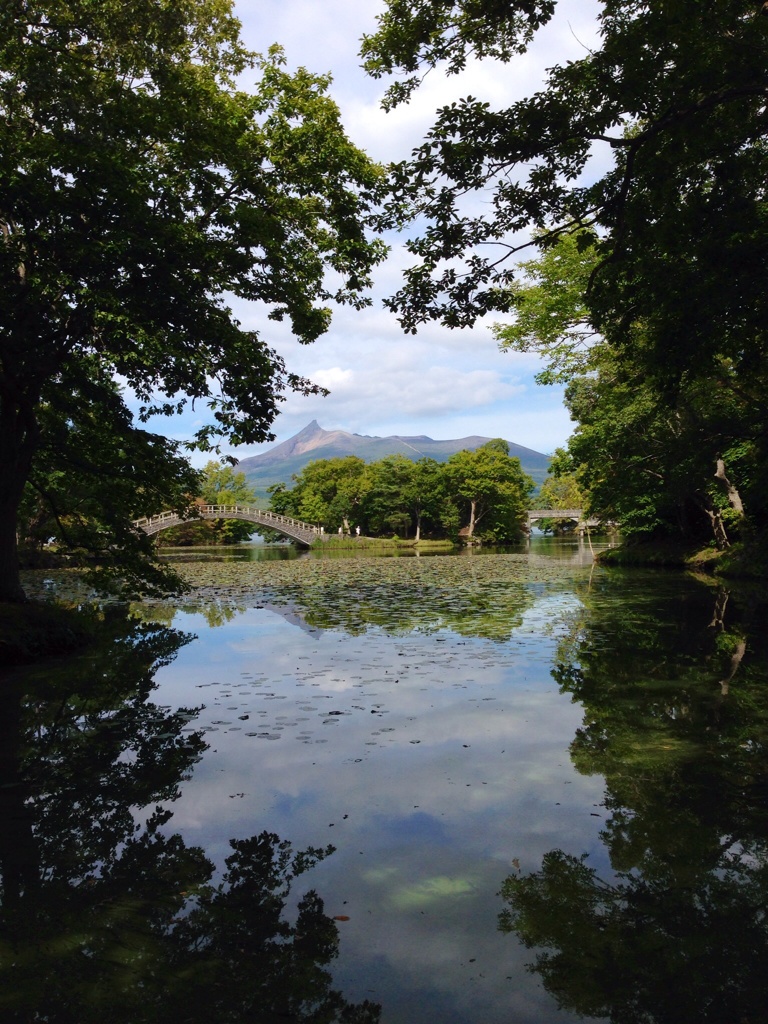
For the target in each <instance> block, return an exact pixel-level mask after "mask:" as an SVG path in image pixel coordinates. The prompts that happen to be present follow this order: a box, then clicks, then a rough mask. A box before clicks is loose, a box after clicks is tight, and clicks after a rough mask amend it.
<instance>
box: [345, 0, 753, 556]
mask: <svg viewBox="0 0 768 1024" xmlns="http://www.w3.org/2000/svg"><path fill="white" fill-rule="evenodd" d="M556 10H557V8H556V6H555V4H553V3H551V2H549V0H542V2H541V3H533V4H529V3H522V2H521V3H514V4H512V5H510V4H497V3H494V2H493V0H479V2H476V0H438V2H432V0H417V2H416V3H413V4H410V3H409V4H406V3H405V2H404V0H389V2H388V4H387V7H386V10H385V12H384V14H383V15H382V16H381V18H380V25H379V30H378V32H377V33H376V34H374V35H372V36H370V37H368V38H366V39H365V40H364V44H363V54H364V57H365V59H366V65H367V67H368V69H369V71H370V72H371V73H372V74H373V75H374V76H376V77H380V76H383V75H385V74H388V73H390V72H392V71H395V70H398V69H400V70H403V71H405V72H406V73H407V74H408V75H409V76H410V77H409V78H408V79H407V80H406V81H405V82H398V83H396V84H395V85H394V86H392V87H391V89H390V91H389V94H388V100H387V102H388V103H389V104H390V105H391V104H395V103H398V102H402V101H404V100H407V99H408V97H409V96H410V95H411V93H412V92H413V90H414V89H415V88H416V87H417V85H418V78H419V75H420V73H421V72H422V71H423V70H425V69H426V70H428V69H429V68H431V67H435V66H437V65H441V66H443V67H445V68H446V69H447V70H448V72H449V73H459V72H460V71H461V70H462V69H463V67H464V65H465V63H466V60H467V58H468V57H469V56H470V55H474V56H479V57H481V58H493V59H496V60H500V61H510V60H514V58H515V56H516V55H517V54H519V53H521V52H524V51H525V50H526V48H527V47H528V45H529V43H530V41H531V39H532V38H533V36H534V35H535V33H536V32H537V31H538V30H539V29H540V28H541V27H542V26H543V25H544V24H545V23H547V22H548V21H549V20H550V19H551V18H552V17H553V16H555V13H556ZM764 13H765V8H764V7H761V5H760V4H758V3H752V2H747V0H729V2H728V3H725V4H720V5H716V6H710V7H709V8H708V9H707V10H706V11H702V12H701V16H700V17H696V18H692V17H691V16H690V9H689V8H688V7H687V5H685V4H684V3H681V2H679V0H673V2H671V3H666V2H665V3H662V2H661V0H645V2H643V3H629V2H626V0H624V2H622V0H620V2H618V3H610V4H609V3H603V5H602V7H601V10H600V13H599V29H600V43H599V45H598V46H597V47H596V48H595V49H593V50H588V51H586V52H585V54H584V56H582V57H581V58H580V59H577V60H573V61H569V62H568V63H567V64H564V65H562V66H557V67H554V68H552V69H550V71H549V72H548V77H547V81H546V83H545V85H544V87H543V88H542V89H541V90H540V91H539V92H537V93H536V94H535V95H533V96H531V97H529V98H527V99H524V100H520V101H518V102H515V103H513V104H512V105H510V106H509V107H508V108H506V109H504V110H492V109H491V108H490V107H489V105H488V104H486V103H482V102H480V101H478V100H475V99H473V98H471V97H468V98H467V99H465V100H462V101H460V102H459V103H453V104H451V105H450V106H446V107H444V108H442V109H441V110H440V111H438V114H437V120H436V122H435V124H434V126H433V128H432V129H431V131H430V132H429V135H428V136H427V138H426V139H425V141H424V143H423V144H422V145H421V146H420V147H419V148H418V149H417V150H416V151H415V152H414V154H413V157H412V159H411V160H410V161H405V162H403V163H402V164H400V165H398V166H397V167H396V168H395V169H394V172H393V176H392V184H391V189H392V192H391V202H390V206H389V209H388V211H387V214H386V217H387V219H388V222H389V223H391V224H403V223H404V222H408V221H409V220H413V219H415V218H423V221H422V222H426V225H427V226H426V228H425V229H424V231H423V233H422V236H421V237H419V238H416V239H414V240H413V241H412V242H410V243H409V246H410V250H411V252H412V253H413V254H414V255H415V256H416V257H417V261H418V262H417V263H416V264H415V265H414V266H412V267H411V268H409V269H408V270H407V272H406V279H405V284H404V286H403V288H402V289H401V290H400V291H399V292H398V293H397V294H396V295H395V296H393V297H392V298H391V299H390V300H389V302H388V304H389V306H390V308H392V309H393V310H395V311H397V312H398V313H399V315H400V317H401V321H402V323H403V325H404V327H405V328H406V330H409V331H415V330H416V329H417V327H418V326H419V324H421V323H423V322H424V321H426V320H428V319H430V318H434V319H439V320H441V321H442V322H443V323H444V324H446V325H447V326H451V327H456V326H464V325H468V324H472V323H474V322H475V320H476V319H477V317H478V316H480V315H482V314H483V313H486V312H488V311H492V310H496V311H504V312H510V311H511V312H515V311H516V312H517V313H518V321H517V326H513V327H512V328H511V332H509V333H503V334H501V340H502V341H503V342H506V341H507V340H510V339H512V340H514V339H515V337H516V343H517V344H518V345H525V344H527V343H528V341H527V339H528V340H529V339H530V338H531V337H534V338H535V339H536V342H535V343H536V344H537V345H542V346H544V347H545V349H546V348H547V347H548V348H549V352H548V354H549V355H550V356H554V357H555V358H554V360H553V361H552V362H551V363H550V367H549V369H548V370H547V371H545V375H548V376H550V377H553V376H557V375H559V374H561V373H563V372H564V373H566V374H570V373H571V372H572V370H573V368H574V367H573V364H572V363H571V362H569V360H572V359H574V358H575V359H576V362H577V364H578V362H579V360H581V359H583V358H586V363H587V368H588V369H589V370H590V371H591V372H594V371H595V369H596V367H595V366H594V365H592V363H591V360H592V357H593V356H592V350H591V349H589V348H587V355H586V357H584V353H583V352H582V353H578V352H577V350H576V349H575V348H574V347H573V344H571V343H572V342H573V341H574V340H575V334H574V333H573V332H574V331H576V332H577V333H578V331H579V330H580V329H581V328H580V326H579V325H581V326H583V327H585V328H586V329H587V330H588V331H589V332H596V333H597V335H599V336H600V338H602V340H603V342H604V343H605V344H606V345H607V346H608V347H609V351H610V353H611V355H610V365H609V366H606V365H605V364H604V365H603V368H602V370H600V371H598V377H599V380H600V385H599V386H600V391H601V394H602V395H607V394H608V391H609V390H610V388H609V382H610V380H611V376H610V375H611V374H612V373H618V374H619V375H620V384H619V387H620V388H626V389H627V393H629V391H630V389H632V388H636V387H638V386H641V387H642V390H643V401H644V402H646V403H648V402H649V401H650V400H653V401H654V402H655V405H654V408H653V410H651V409H649V408H646V410H645V413H646V415H645V419H646V421H647V419H648V416H649V415H650V416H651V418H652V419H653V422H654V430H655V433H656V438H657V440H658V446H659V450H660V452H663V455H664V458H663V460H662V461H663V467H662V469H661V470H659V469H654V470H653V471H654V472H661V474H662V477H664V479H665V480H669V479H670V478H674V480H675V481H676V483H674V484H671V485H670V487H667V485H666V484H665V485H664V486H662V487H661V492H663V493H664V495H665V497H664V501H666V502H667V504H668V505H672V504H675V500H676V499H675V500H672V499H671V490H674V489H675V487H677V485H678V484H679V483H681V482H682V474H681V473H679V472H677V471H676V470H675V463H674V458H675V456H676V455H679V453H680V451H681V450H682V449H683V448H685V450H686V459H688V460H689V461H690V463H691V465H690V469H691V472H692V473H693V475H689V477H688V480H687V482H686V483H685V487H684V488H683V489H684V490H686V492H687V493H686V496H685V499H684V501H683V505H682V506H681V505H680V503H679V501H678V502H677V508H678V510H679V509H681V508H684V506H686V505H689V504H690V503H691V502H692V501H695V500H696V498H697V496H698V497H701V496H702V495H703V497H701V501H702V502H703V505H702V507H703V508H704V511H705V514H706V517H707V519H709V520H711V522H712V527H713V528H714V531H715V536H716V537H718V542H719V543H721V544H723V543H725V539H724V536H723V533H722V530H721V529H720V527H721V526H722V525H723V524H722V518H723V517H722V515H721V511H722V507H725V509H726V510H729V509H732V510H733V512H734V513H736V512H737V505H736V504H734V503H733V502H732V501H731V497H732V496H733V495H734V491H738V492H741V490H742V487H744V486H746V485H748V486H749V488H750V491H751V495H750V497H751V503H750V502H748V501H747V500H744V501H743V506H744V508H745V510H746V511H747V516H748V518H749V520H750V522H751V524H752V525H753V526H756V527H758V528H764V527H765V526H766V524H768V471H767V469H768V422H767V421H766V416H765V403H764V402H763V403H762V405H761V404H760V399H759V396H760V395H761V394H763V395H764V393H765V387H766V384H768V329H767V327H766V325H768V308H767V307H766V303H768V299H767V298H766V290H765V288H764V282H763V279H762V278H763V275H762V268H763V267H764V266H765V263H766V257H767V256H768V230H766V227H768V186H767V185H766V182H768V151H767V148H766V132H765V117H764V111H765V102H766V92H767V90H766V79H767V75H766V72H767V71H768V46H767V45H766V43H767V42H768V20H766V18H765V17H763V16H762V14H764ZM468 193H469V194H471V193H482V194H483V199H484V201H483V202H482V203H474V204H467V202H466V197H467V195H468ZM478 211H480V212H478ZM570 235H573V236H574V239H573V242H571V241H570V240H569V237H568V236H570ZM561 238H562V239H563V244H562V245H561V246H559V247H558V249H557V251H556V252H555V251H549V250H548V247H549V246H550V245H551V244H552V243H554V242H556V241H557V240H558V239H561ZM531 245H534V246H536V247H537V248H538V249H539V250H540V251H541V252H542V261H541V263H540V266H544V264H545V261H547V260H549V262H550V266H549V269H548V271H547V273H548V274H549V275H550V277H556V273H557V266H556V263H557V261H558V260H560V261H562V260H563V258H564V254H565V253H566V251H568V252H569V256H568V260H566V261H565V262H566V264H568V263H570V267H571V270H572V271H575V270H576V269H578V271H579V274H580V275H581V277H580V280H581V281H582V282H584V273H583V272H584V270H585V267H584V266H583V265H582V263H581V260H580V254H584V253H586V252H587V250H588V249H589V248H590V247H591V248H592V256H591V262H592V266H591V269H590V271H589V275H588V277H587V278H586V286H584V284H583V283H582V284H581V285H580V286H579V287H577V288H576V289H575V290H574V289H572V288H570V289H569V288H568V287H565V286H564V285H563V283H562V282H561V284H560V286H559V287H558V290H557V292H556V293H553V294H552V295H550V296H548V297H547V296H540V298H542V300H543V299H545V298H546V299H547V301H548V302H549V308H550V311H553V312H555V313H556V318H555V319H556V323H559V324H560V327H561V328H563V327H565V328H566V333H565V334H564V335H562V336H559V337H558V335H557V331H555V332H554V333H553V331H552V330H551V328H550V327H549V326H548V325H546V324H544V322H543V321H542V318H541V317H539V318H538V320H537V319H536V318H535V317H534V318H531V317H530V316H529V315H528V314H529V312H530V310H529V309H528V308H527V305H526V301H525V300H523V301H521V296H520V293H519V289H518V277H519V272H518V271H517V270H516V268H515V267H514V265H513V261H514V259H515V257H516V255H517V254H518V253H519V252H520V251H521V250H522V249H525V248H527V247H529V246H531ZM566 269H567V267H566ZM529 270H530V265H528V266H527V265H526V264H523V274H524V275H525V274H528V272H529ZM566 277H567V278H568V277H569V275H566ZM569 279H570V280H575V278H574V277H572V276H570V277H569ZM534 284H535V282H534ZM531 294H532V293H531V292H529V295H531ZM563 303H564V304H565V306H566V307H567V309H566V310H565V311H564V310H563V309H561V308H558V307H559V306H560V305H561V304H563ZM546 305H547V304H546V302H544V301H542V302H541V303H540V304H539V307H538V309H539V312H540V313H542V314H544V313H546ZM505 332H506V329H505ZM516 332H519V333H517V335H516ZM563 341H565V342H567V344H566V345H565V346H564V345H563ZM577 368H578V366H577ZM606 371H607V372H606ZM579 387H581V385H579ZM589 387H590V385H589V384H588V383H587V384H585V385H584V388H585V389H588V388H589ZM705 396H706V401H704V398H705ZM580 401H581V397H580V396H576V395H574V399H573V403H579V402H580ZM707 406H708V409H709V412H708V414H707V415H704V413H705V411H706V409H707ZM572 408H573V409H574V410H575V404H572ZM596 408H597V407H596ZM734 409H735V410H736V413H737V415H736V418H735V419H733V415H734ZM625 411H626V413H627V416H628V418H629V419H630V420H631V421H632V423H633V429H634V426H637V427H640V425H641V423H642V420H643V418H644V417H643V416H638V415H637V414H638V413H639V412H640V410H639V409H638V408H636V407H635V408H634V409H631V408H628V407H627V406H622V407H621V408H619V407H618V404H617V403H614V405H613V412H614V414H616V413H624V412H625ZM615 419H616V418H615V416H614V422H615ZM665 420H666V421H667V422H668V423H670V424H672V430H671V432H670V434H669V444H668V445H667V444H666V443H665V442H664V441H663V439H662V433H663V431H662V426H663V423H664V421H665ZM678 420H681V421H682V423H683V429H682V430H678V428H677V426H676V425H675V424H676V422H677V421H678ZM603 425H604V427H605V428H606V432H608V430H609V428H610V423H609V422H608V420H607V418H606V419H605V420H604V423H603ZM696 445H698V446H699V447H698V448H696ZM636 456H637V457H636V458H635V467H634V469H635V470H637V471H639V472H642V471H641V470H640V454H639V452H636ZM735 462H738V463H739V466H738V469H739V470H740V471H741V475H740V474H738V473H737V471H736V469H737V467H736V465H735ZM703 466H706V467H707V469H706V472H704V471H703V469H702V467H703ZM668 467H669V469H668ZM715 474H717V476H716V477H715ZM713 477H714V478H715V479H716V481H718V484H717V485H716V486H720V488H721V498H722V497H724V499H725V501H724V503H723V502H722V501H720V500H718V501H715V500H714V498H713V495H712V493H711V484H712V479H713ZM655 504H656V503H655V499H654V501H652V502H651V505H652V506H654V507H652V508H651V509H650V510H649V512H648V514H647V515H644V516H641V518H645V520H646V521H650V519H653V518H654V517H656V518H657V519H659V521H660V522H668V521H669V520H668V519H667V518H666V517H667V512H665V513H664V515H660V516H657V512H656V509H655ZM737 504H738V503H737ZM707 505H709V507H705V506H707ZM699 514H701V513H699ZM730 514H731V513H730V511H729V515H730ZM718 517H719V519H720V521H719V520H718Z"/></svg>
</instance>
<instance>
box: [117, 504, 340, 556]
mask: <svg viewBox="0 0 768 1024" xmlns="http://www.w3.org/2000/svg"><path fill="white" fill-rule="evenodd" d="M197 519H241V520H243V521H244V522H246V523H253V524H254V525H255V526H268V527H269V529H270V530H275V531H276V532H277V533H282V534H284V535H285V536H286V537H290V538H291V539H292V540H295V541H298V542H299V544H304V545H306V546H307V547H309V545H310V544H313V543H314V542H315V541H316V540H317V539H318V538H319V537H324V536H327V534H325V533H323V530H322V529H321V527H319V526H312V524H311V523H302V521H301V520H300V519H291V517H290V516H281V515H278V513H277V512H269V511H268V510H266V509H263V508H256V507H255V506H254V505H195V507H194V512H193V514H192V515H191V516H189V517H187V518H186V519H185V518H183V517H182V516H180V515H179V514H178V512H160V514H159V515H156V516H145V517H144V518H143V519H135V520H134V522H133V525H134V526H135V527H136V528H137V529H138V530H143V531H144V533H148V534H150V535H151V534H154V533H160V531H161V530H170V529H171V527H173V526H182V525H183V524H184V523H194V522H195V520H197Z"/></svg>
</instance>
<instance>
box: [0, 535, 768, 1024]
mask: <svg viewBox="0 0 768 1024" xmlns="http://www.w3.org/2000/svg"><path fill="white" fill-rule="evenodd" d="M184 571H185V572H186V573H187V574H188V575H189V578H190V581H191V582H192V583H193V584H194V589H193V591H192V593H191V594H190V595H188V596H187V597H186V598H184V599H183V600H180V601H178V602H174V603H169V604H158V603H154V604H147V605H141V606H139V605H137V606H134V607H133V608H132V609H131V613H132V616H133V619H132V622H133V625H132V626H124V625H120V623H119V622H118V621H117V620H118V619H119V612H118V611H114V612H112V613H110V614H111V615H114V617H115V622H114V625H113V628H114V631H115V632H116V633H117V634H119V635H120V636H121V637H122V639H117V640H115V639H113V640H112V641H111V644H110V646H109V647H108V648H107V650H106V651H105V652H104V653H102V654H98V653H97V654H92V655H89V656H88V657H87V658H81V659H77V662H76V664H74V663H70V664H68V665H66V666H60V667H59V668H58V669H56V670H53V669H47V670H45V671H41V670H39V669H38V670H36V671H35V672H33V673H25V674H21V673H17V675H16V679H17V681H18V683H19V692H20V694H21V698H20V704H19V710H18V714H17V718H18V719H19V721H20V723H21V724H20V726H19V729H20V733H21V736H22V740H21V743H20V744H19V743H18V742H17V747H18V748H19V750H20V753H19V755H18V759H17V761H16V762H14V763H13V764H11V763H10V762H11V761H13V758H10V759H9V761H8V763H7V764H6V767H5V773H6V779H5V783H6V789H7V791H8V792H10V793H12V796H11V797H10V798H9V799H10V801H11V804H10V805H9V809H8V810H7V812H6V813H7V814H10V817H11V818H12V819H13V820H14V821H15V822H16V824H15V825H14V829H13V841H12V842H9V843H8V844H5V845H6V848H5V859H4V864H5V871H6V875H7V878H9V879H10V883H8V882H6V887H5V892H6V898H5V906H6V931H5V935H6V946H5V950H4V959H6V963H8V962H9V961H8V960H7V957H8V956H10V957H11V958H13V957H16V960H13V959H12V960H11V962H12V963H13V967H14V975H13V976H14V978H15V982H14V983H13V986H12V987H13V992H14V995H13V996H12V997H6V1000H7V1005H8V1006H9V1008H10V1009H12V1010H13V1012H14V1013H16V1014H18V1016H16V1017H14V1018H9V1019H18V1020H48V1019H50V1020H56V1021H58V1020H70V1019H71V1020H83V1021H86V1020H88V1021H89V1020H91V1019H93V1020H96V1019H101V1020H103V1019H105V1018H106V1019H109V1020H119V1021H144V1020H147V1021H154V1020H159V1019H161V1018H162V1019H168V1018H169V1017H171V1018H175V1017H178V1019H181V1020H194V1021H197V1020H201V1021H202V1020H209V1021H219V1020H221V1021H230V1020H231V1021H250V1020H258V1021H262V1020H263V1021H279V1020H296V1021H317V1022H320V1021H333V1020H340V1021H341V1020H346V1021H348V1022H359V1024H363V1022H374V1021H377V1020H381V1021H382V1022H385V1024H416V1022H420V1021H430V1022H435V1024H502V1022H504V1024H544V1022H550V1021H552V1022H561V1024H570V1022H573V1021H576V1020H580V1019H583V1016H587V1017H590V1016H592V1017H597V1018H610V1019H612V1020H615V1021H617V1022H622V1024H623V1022H634V1021H637V1022H641V1021H643V1022H646V1021H648V1022H656V1021H659V1022H667V1021H669V1022H670V1024H671V1022H673V1021H675V1022H676V1021H691V1022H694V1021H696V1022H701V1021H717V1022H723V1024H725V1022H736V1021H740V1022H749V1024H751V1022H757V1021H763V1020H764V1019H765V1016H764V1014H765V1006H766V995H768V992H767V991H766V981H765V971H764V970H763V968H764V966H765V962H766V945H767V943H766V919H765V906H766V901H767V899H768V862H767V861H766V837H767V830H766V825H767V814H766V804H765V797H766V791H767V790H768V787H767V786H766V782H767V779H768V776H767V775H766V746H765V740H766V730H767V725H768V690H767V689H766V641H765V629H764V622H765V616H764V612H765V606H764V604H763V603H762V601H761V600H760V598H759V597H758V596H756V595H754V594H752V593H747V592H738V593H737V592H734V593H729V592H727V591H726V590H724V589H722V588H718V587H717V586H713V585H712V584H711V583H702V582H698V581H696V580H693V579H691V578H688V577H684V576H682V575H678V574H673V573H645V572H638V571H635V572H626V573H622V572H617V571H615V570H613V571H607V570H602V569H599V568H595V567H594V566H593V565H592V564H591V558H590V555H589V551H588V550H585V549H584V545H583V544H582V545H578V544H577V542H576V541H561V542H553V541H551V540H546V539H543V538H542V539H541V540H540V541H538V542H534V543H533V546H532V547H531V548H530V549H529V550H528V551H524V552H521V553H517V554H488V553H484V554H476V555H471V556H470V555H467V554H464V555H461V556H456V557H449V558H445V557H442V558H418V559H416V558H395V559H375V558H370V557H363V558H358V559H355V558H347V559H342V560H336V559H334V560H312V559H299V560H293V559H283V558H280V559H278V560H274V561H268V560H267V561H265V560H263V559H262V560H259V561H227V562H225V563H215V562H211V561H210V559H206V560H204V561H203V560H198V561H193V562H185V563H184ZM43 583H44V581H43V580H41V579H38V580H37V584H38V585H41V586H42V585H43ZM51 586H58V588H59V592H60V593H61V594H65V593H66V583H62V581H61V580H54V581H52V582H51V581H49V582H48V589H49V590H50V589H51ZM121 631H122V632H121ZM173 631H180V634H183V635H179V633H174V632H173ZM189 634H194V637H195V638H194V639H192V640H189V636H188V635H189ZM186 641H188V642H186ZM180 709H181V710H180ZM10 717H11V719H13V715H11V716H10ZM13 729H14V727H13V726H12V725H11V726H7V728H6V731H7V732H9V733H10V734H13ZM13 735H16V734H13ZM13 735H9V737H8V738H7V742H10V743H11V744H12V743H13V742H14V740H13ZM14 773H15V774H14ZM14 801H15V803H14ZM158 808H162V810H158ZM14 815H15V818H14V817H13V816H14ZM232 840H234V841H235V844H234V846H233V845H232ZM287 843H290V845H291V850H290V851H289V850H288V848H287V846H286V845H285V844H287ZM281 844H283V845H282V846H281ZM9 847H12V849H9ZM331 847H332V849H331ZM14 851H16V852H15V853H14ZM300 851H313V852H310V853H308V854H307V855H306V856H304V857H302V858H299V860H298V861H293V862H292V861H291V857H293V856H294V855H295V854H296V853H297V852H300ZM291 864H293V866H291ZM292 876H295V878H292ZM289 881H292V882H293V884H292V887H291V892H290V894H288V892H287V886H286V883H287V882H289ZM310 891H313V892H314V893H316V895H310V896H309V897H307V898H304V897H305V894H306V893H308V892H310ZM33 921H34V922H35V923H34V926H33V923H32V922H33ZM9 943H10V946H9ZM41 977H44V978H45V981H44V982H41V980H40V979H41ZM8 980H9V979H8V976H7V975H6V983H8ZM6 991H10V990H9V989H7V988H6ZM70 1004H72V1005H73V1006H75V1007H76V1008H75V1009H74V1010H70V1009H69V1006H70ZM63 1007H67V1009H66V1012H65V1011H64V1009H63ZM35 1014H37V1015H35Z"/></svg>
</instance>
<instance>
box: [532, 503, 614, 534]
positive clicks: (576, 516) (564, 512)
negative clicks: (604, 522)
mask: <svg viewBox="0 0 768 1024" xmlns="http://www.w3.org/2000/svg"><path fill="white" fill-rule="evenodd" d="M583 515H584V511H583V509H580V508H532V509H531V510H530V511H529V512H528V529H529V530H530V528H531V527H532V526H533V524H534V522H535V521H536V520H537V519H573V520H575V522H576V523H577V524H578V529H582V528H583V527H585V526H599V525H600V521H599V520H598V519H583V518H582V517H583Z"/></svg>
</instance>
